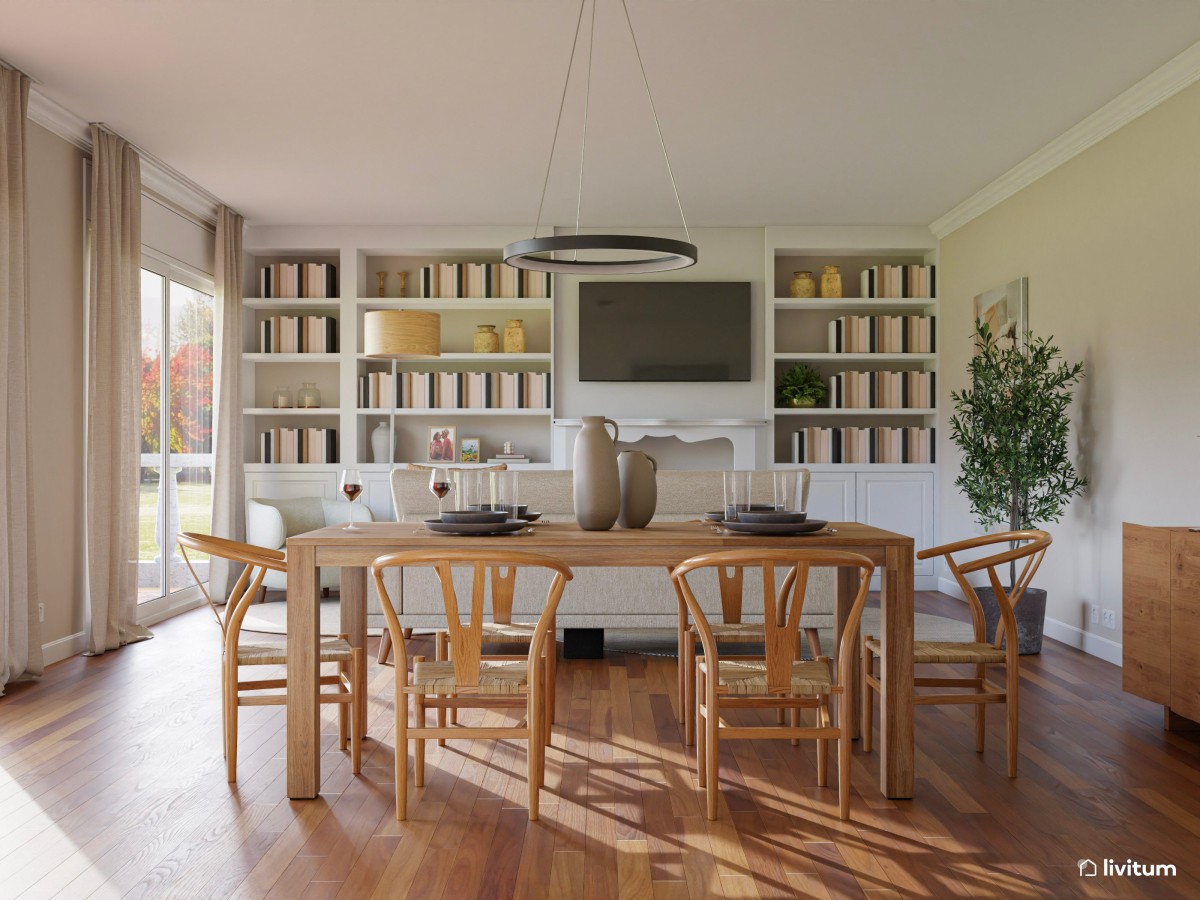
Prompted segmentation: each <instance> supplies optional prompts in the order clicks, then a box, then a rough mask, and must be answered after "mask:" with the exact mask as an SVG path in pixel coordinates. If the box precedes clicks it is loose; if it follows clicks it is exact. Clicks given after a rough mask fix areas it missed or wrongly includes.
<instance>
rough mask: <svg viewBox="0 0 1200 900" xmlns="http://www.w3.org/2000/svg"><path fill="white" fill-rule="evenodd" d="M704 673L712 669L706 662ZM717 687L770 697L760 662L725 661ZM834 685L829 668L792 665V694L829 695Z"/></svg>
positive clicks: (701, 665) (814, 664) (813, 663)
mask: <svg viewBox="0 0 1200 900" xmlns="http://www.w3.org/2000/svg"><path fill="white" fill-rule="evenodd" d="M699 668H700V671H702V672H704V673H705V674H706V675H707V674H708V671H709V669H710V668H711V667H710V666H709V665H708V664H707V663H706V662H701V663H699ZM718 669H719V674H718V676H717V683H718V684H719V685H720V686H721V687H723V688H725V689H726V690H728V691H729V693H731V694H765V693H767V664H766V663H765V662H757V661H746V662H742V661H737V662H734V661H721V662H720V663H719V666H718ZM832 686H833V682H832V681H831V680H830V678H829V666H827V665H826V664H825V663H822V662H816V661H815V660H804V661H802V662H797V663H792V694H793V695H803V696H811V695H813V694H828V693H829V690H830V688H831V687H832Z"/></svg>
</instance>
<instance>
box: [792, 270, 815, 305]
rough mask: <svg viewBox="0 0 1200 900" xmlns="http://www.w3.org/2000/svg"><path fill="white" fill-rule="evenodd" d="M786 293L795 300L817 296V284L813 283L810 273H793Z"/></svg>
mask: <svg viewBox="0 0 1200 900" xmlns="http://www.w3.org/2000/svg"><path fill="white" fill-rule="evenodd" d="M788 293H789V294H791V295H792V297H793V298H794V299H797V300H807V299H809V298H811V297H815V296H817V283H816V282H815V281H813V277H812V272H793V273H792V280H791V281H790V282H789V283H788Z"/></svg>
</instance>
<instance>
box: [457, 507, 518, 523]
mask: <svg viewBox="0 0 1200 900" xmlns="http://www.w3.org/2000/svg"><path fill="white" fill-rule="evenodd" d="M507 518H508V513H506V512H505V511H504V510H497V511H496V512H492V511H490V510H473V509H455V510H451V511H449V512H444V513H442V521H443V522H446V523H449V524H451V525H480V524H484V523H488V522H503V521H504V520H505V519H507Z"/></svg>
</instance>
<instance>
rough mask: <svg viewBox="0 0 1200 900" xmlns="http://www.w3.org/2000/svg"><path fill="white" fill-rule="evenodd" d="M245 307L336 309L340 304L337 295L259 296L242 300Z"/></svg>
mask: <svg viewBox="0 0 1200 900" xmlns="http://www.w3.org/2000/svg"><path fill="white" fill-rule="evenodd" d="M242 305H243V306H244V307H245V308H246V309H285V310H287V309H291V310H336V309H337V308H338V306H340V305H341V301H340V300H339V299H338V298H337V297H326V298H324V299H320V300H316V299H311V298H304V297H293V298H290V299H289V298H283V297H279V298H274V297H271V298H265V299H264V298H259V297H246V298H245V299H243V300H242Z"/></svg>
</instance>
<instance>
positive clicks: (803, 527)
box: [721, 519, 829, 535]
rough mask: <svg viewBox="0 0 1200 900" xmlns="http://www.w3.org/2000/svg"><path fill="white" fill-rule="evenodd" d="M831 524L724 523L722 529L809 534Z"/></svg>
mask: <svg viewBox="0 0 1200 900" xmlns="http://www.w3.org/2000/svg"><path fill="white" fill-rule="evenodd" d="M828 524H829V523H828V522H826V521H824V520H822V519H809V520H808V521H807V522H782V523H781V522H722V523H721V527H722V528H728V529H729V530H730V531H735V532H738V533H739V534H781V535H782V534H808V533H810V532H813V531H820V530H821V529H822V528H824V527H825V526H826V525H828Z"/></svg>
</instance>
